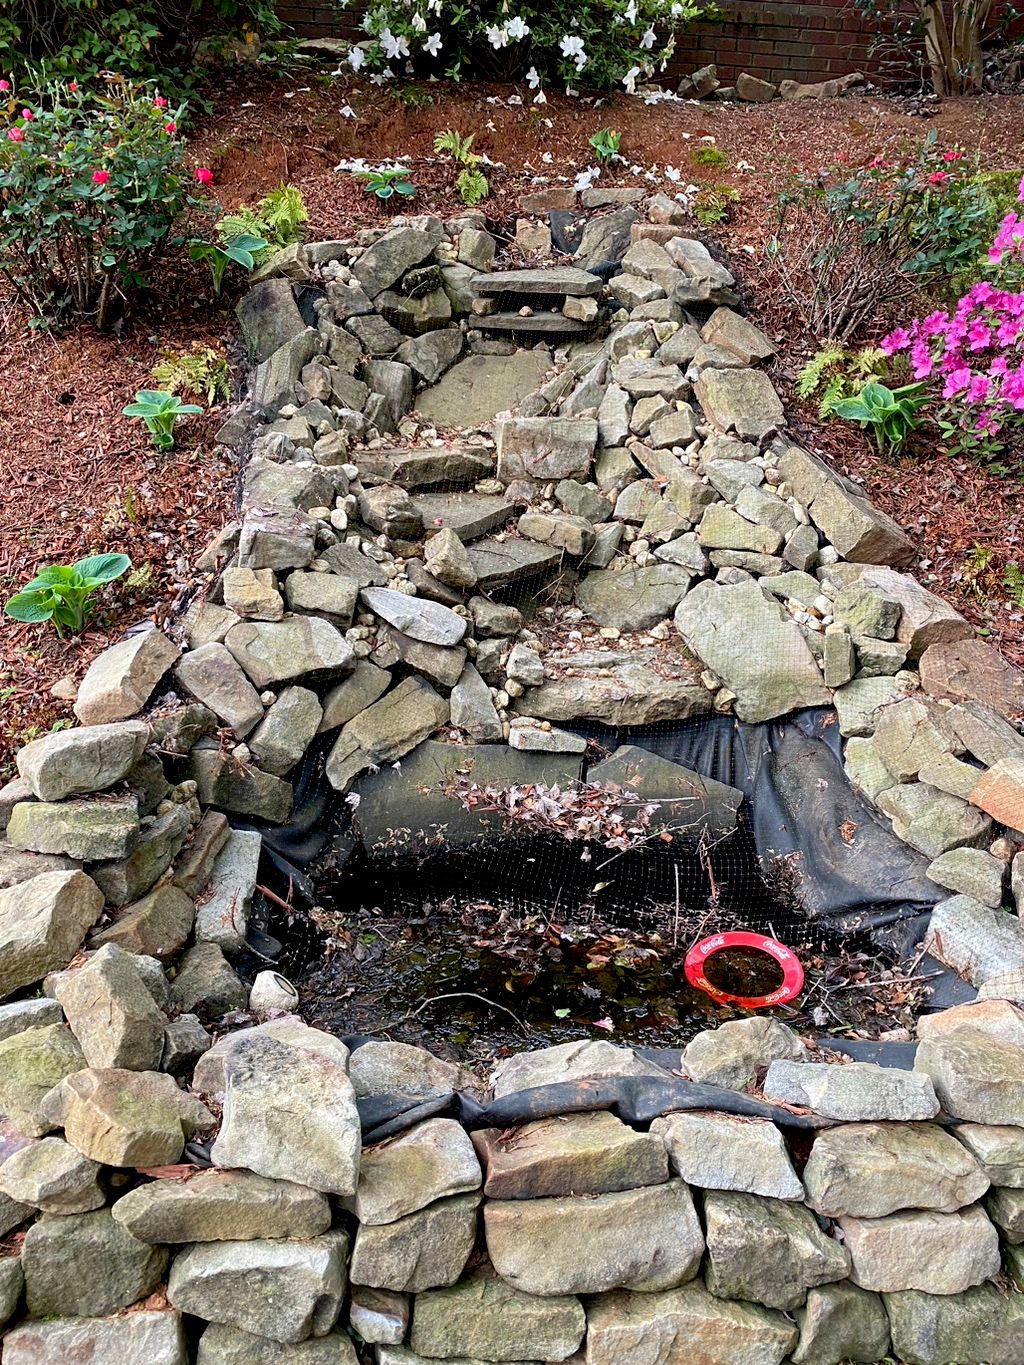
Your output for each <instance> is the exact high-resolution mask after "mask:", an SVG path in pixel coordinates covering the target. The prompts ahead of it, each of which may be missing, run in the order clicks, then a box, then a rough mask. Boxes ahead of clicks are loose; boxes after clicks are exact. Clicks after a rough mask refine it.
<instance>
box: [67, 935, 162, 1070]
mask: <svg viewBox="0 0 1024 1365" xmlns="http://www.w3.org/2000/svg"><path fill="white" fill-rule="evenodd" d="M137 961H138V959H137V958H136V957H135V955H134V954H133V953H126V952H125V951H124V949H123V948H120V947H118V946H117V944H115V943H107V944H105V945H104V946H103V947H102V948H100V949H99V950H98V951H97V952H95V953H94V954H93V955H92V956H91V957H90V958H89V961H88V962H86V963H85V965H84V966H82V967H79V968H78V969H77V970H75V971H73V972H64V973H62V974H61V978H60V980H59V982H58V983H57V986H56V989H55V994H56V997H57V999H58V1000H59V1001H60V1005H61V1008H62V1009H63V1011H64V1013H65V1015H66V1016H67V1021H68V1024H69V1025H70V1026H71V1031H72V1033H73V1034H74V1035H75V1037H76V1038H77V1039H78V1041H79V1044H80V1045H81V1048H82V1052H83V1054H84V1055H85V1061H86V1065H87V1066H94V1067H124V1068H125V1069H126V1070H128V1071H158V1070H159V1068H160V1059H161V1057H162V1056H163V1050H164V1017H163V1015H162V1014H161V1013H160V1011H159V1010H158V1009H157V1006H156V1002H155V1001H154V999H153V996H152V994H151V993H150V991H149V988H148V986H147V985H146V982H145V980H144V979H143V977H142V976H141V974H140V972H139V970H138V967H137V966H136V962H137Z"/></svg>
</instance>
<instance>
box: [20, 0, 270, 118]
mask: <svg viewBox="0 0 1024 1365" xmlns="http://www.w3.org/2000/svg"><path fill="white" fill-rule="evenodd" d="M3 11H4V12H3V15H2V16H0V71H4V72H7V73H10V74H11V75H13V76H15V77H16V78H17V80H18V82H19V84H21V85H22V86H23V87H25V88H32V89H35V90H36V91H38V92H42V91H43V90H44V89H45V88H46V87H47V86H48V85H49V84H50V83H52V82H53V81H54V80H61V79H64V80H75V81H78V82H79V84H81V85H85V84H87V83H96V82H97V79H98V78H99V77H100V75H101V73H102V72H105V71H110V70H113V71H115V72H117V73H118V74H119V75H121V76H124V77H127V78H129V79H131V80H150V79H156V78H159V79H160V81H161V84H162V86H163V88H164V90H165V93H167V94H171V95H173V96H174V97H175V98H180V97H181V96H182V95H183V94H184V93H186V92H187V91H188V90H190V89H191V88H192V87H193V85H194V84H195V74H194V71H195V67H194V64H195V58H196V54H197V51H198V49H199V45H200V43H201V42H204V41H205V42H206V43H207V44H209V43H210V42H211V40H212V41H213V42H216V41H217V40H218V39H220V40H228V39H234V38H241V39H242V40H243V41H245V40H246V39H253V38H255V37H256V36H257V35H263V36H272V35H274V34H276V33H278V32H280V30H281V22H280V20H279V19H278V18H277V4H276V0H134V2H133V3H125V0H42V3H40V0H6V4H5V5H4V6H3Z"/></svg>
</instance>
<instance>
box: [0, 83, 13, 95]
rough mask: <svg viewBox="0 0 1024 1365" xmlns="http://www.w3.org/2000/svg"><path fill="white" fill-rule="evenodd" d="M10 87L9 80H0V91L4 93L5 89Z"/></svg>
mask: <svg viewBox="0 0 1024 1365" xmlns="http://www.w3.org/2000/svg"><path fill="white" fill-rule="evenodd" d="M10 88H11V83H10V81H0V91H2V92H3V93H4V94H6V93H7V91H8V90H10Z"/></svg>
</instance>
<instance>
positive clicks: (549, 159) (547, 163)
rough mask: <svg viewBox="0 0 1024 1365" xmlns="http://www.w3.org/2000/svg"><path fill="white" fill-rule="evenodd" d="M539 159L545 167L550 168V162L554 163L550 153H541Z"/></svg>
mask: <svg viewBox="0 0 1024 1365" xmlns="http://www.w3.org/2000/svg"><path fill="white" fill-rule="evenodd" d="M540 159H541V161H543V162H544V165H545V166H550V165H551V163H552V161H554V159H555V158H554V157H553V156H552V155H551V153H550V152H541V156H540Z"/></svg>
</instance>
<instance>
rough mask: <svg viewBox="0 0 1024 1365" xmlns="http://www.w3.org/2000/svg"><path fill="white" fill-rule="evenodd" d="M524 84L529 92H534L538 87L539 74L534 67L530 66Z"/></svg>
mask: <svg viewBox="0 0 1024 1365" xmlns="http://www.w3.org/2000/svg"><path fill="white" fill-rule="evenodd" d="M526 84H527V85H528V86H529V87H530V89H531V90H536V89H538V87H539V86H540V72H539V71H538V70H537V68H536V67H535V66H531V67H530V69H529V71H527V73H526Z"/></svg>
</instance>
